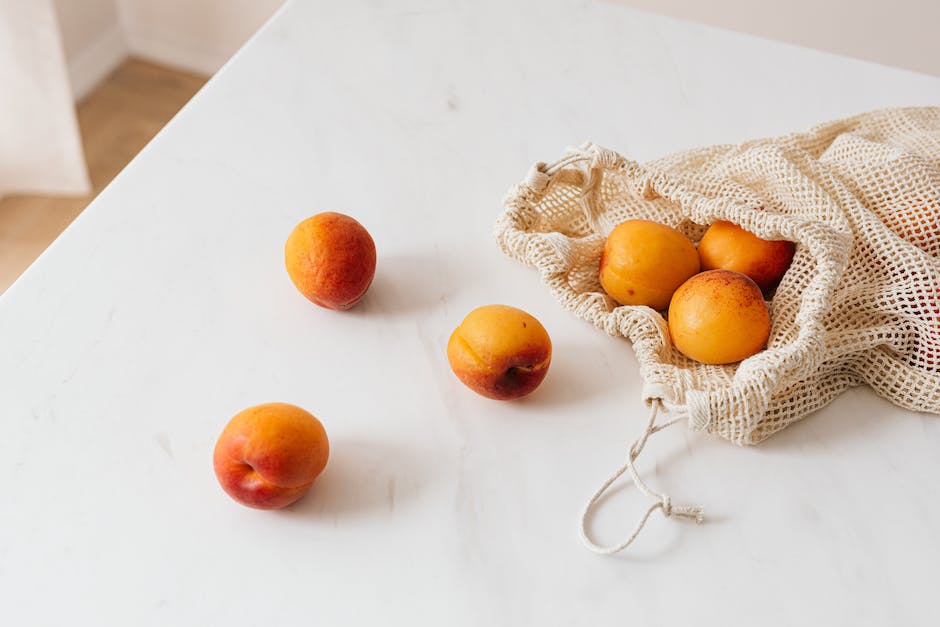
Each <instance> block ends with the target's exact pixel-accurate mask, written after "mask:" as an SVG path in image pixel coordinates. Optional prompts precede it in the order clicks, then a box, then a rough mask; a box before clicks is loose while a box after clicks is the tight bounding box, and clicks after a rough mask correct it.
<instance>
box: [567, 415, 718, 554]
mask: <svg viewBox="0 0 940 627" xmlns="http://www.w3.org/2000/svg"><path fill="white" fill-rule="evenodd" d="M661 406H662V402H661V401H660V400H659V399H654V400H653V406H652V409H651V410H650V419H649V423H648V424H647V426H646V430H645V431H644V432H643V435H641V436H640V437H639V438H638V439H637V440H636V441H635V442H634V443H633V444H632V445H631V446H630V452H629V455H628V456H627V462H626V463H625V464H624V465H623V466H621V467H620V468H619V469H617V471H616V472H615V473H614V474H612V475H611V476H610V478H608V479H607V481H605V482H604V483H603V485H601V487H600V488H599V489H598V490H597V492H595V493H594V496H592V497H591V500H590V501H588V503H587V505H586V506H585V508H584V511H583V512H582V513H581V540H583V541H584V543H585V545H587V547H588V548H589V549H590V550H592V551H594V552H595V553H598V554H600V555H611V554H613V553H617V552H619V551H622V550H623V549H625V548H627V547H628V546H630V545H631V544H632V543H633V541H634V540H636V538H637V536H638V535H640V532H641V531H643V527H644V526H645V525H646V521H647V520H649V517H650V516H651V515H652V514H653V512H655V511H656V510H657V509H659V510H662V512H663V516H665V517H666V518H670V517H676V518H685V519H690V520H694V521H695V522H696V523H702V522H704V521H705V512H704V510H703V509H702V508H701V507H699V506H697V505H693V506H688V505H673V503H672V499H670V498H669V495H668V494H660V493H659V492H656V491H655V490H653V489H651V488H650V487H649V486H648V485H646V483H644V482H643V480H642V479H641V478H640V475H639V473H637V471H636V466H634V462H635V461H636V458H637V457H639V456H640V453H642V452H643V447H644V446H646V441H647V440H648V439H649V437H650V436H651V435H653V434H654V433H656V432H658V431H662V430H663V429H666V428H668V427H671V426H672V425H674V424H676V423H677V422H680V421H682V420H684V419H685V417H684V416H679V417H677V418H673V419H672V420H669V421H667V422H664V423H662V424H656V418H657V416H658V415H659V410H660V408H661ZM625 472H629V473H630V477H631V478H632V479H633V484H634V485H635V486H636V487H637V488H639V489H640V491H641V492H643V494H645V495H646V496H648V497H649V498H651V499H652V500H653V501H654V502H653V503H652V504H651V505H650V506H649V507H648V508H647V509H646V512H645V513H644V514H643V517H642V518H640V521H639V522H638V523H637V525H636V527H635V528H634V529H633V533H631V534H630V537H628V538H627V539H626V540H624V541H623V542H621V543H620V544H615V545H610V546H602V545H599V544H597V543H596V542H594V540H592V539H591V538H590V537H589V536H588V532H587V518H588V516H589V515H590V513H591V510H592V509H593V508H594V506H595V505H596V504H597V501H598V500H600V498H601V497H602V496H603V495H604V493H605V492H607V490H608V489H609V488H610V486H611V485H613V483H614V482H615V481H617V479H619V478H620V477H621V476H623V474H624V473H625Z"/></svg>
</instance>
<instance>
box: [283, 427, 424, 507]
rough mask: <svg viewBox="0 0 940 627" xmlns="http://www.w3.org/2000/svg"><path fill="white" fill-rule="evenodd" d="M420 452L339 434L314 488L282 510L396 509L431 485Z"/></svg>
mask: <svg viewBox="0 0 940 627" xmlns="http://www.w3.org/2000/svg"><path fill="white" fill-rule="evenodd" d="M429 476H431V475H430V474H429V473H428V467H427V464H426V463H425V462H424V460H423V458H422V455H421V454H420V452H419V451H417V450H414V449H412V448H410V447H405V446H402V445H398V444H389V443H388V442H382V443H378V442H376V441H366V440H351V439H348V440H347V439H340V440H337V441H333V442H331V443H330V461H329V463H328V464H327V467H326V469H325V470H324V471H323V474H322V475H320V477H319V478H318V479H317V480H316V483H314V484H313V487H312V488H311V489H310V492H309V493H308V494H307V495H306V496H305V497H304V498H302V499H301V500H300V501H298V502H297V503H296V504H294V505H292V506H290V507H288V508H286V509H285V510H282V511H283V512H284V513H285V514H286V515H289V516H311V517H330V518H337V517H339V518H348V517H353V516H372V515H377V514H382V513H384V514H386V515H388V514H393V513H394V512H395V510H396V509H399V508H402V507H407V506H408V504H409V502H410V501H412V500H414V499H416V498H419V497H420V494H421V491H422V490H424V489H427V488H428V487H429V480H428V477H429Z"/></svg>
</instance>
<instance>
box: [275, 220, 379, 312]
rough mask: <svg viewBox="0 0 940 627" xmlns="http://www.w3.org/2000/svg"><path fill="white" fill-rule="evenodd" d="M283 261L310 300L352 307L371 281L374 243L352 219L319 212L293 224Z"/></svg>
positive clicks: (367, 233) (342, 308) (322, 303)
mask: <svg viewBox="0 0 940 627" xmlns="http://www.w3.org/2000/svg"><path fill="white" fill-rule="evenodd" d="M284 263H285V265H286V266H287V274H288V275H290V278H291V281H293V282H294V285H295V286H296V287H297V289H298V290H300V293H301V294H303V295H304V296H306V297H307V298H308V299H309V300H310V301H311V302H313V303H315V304H317V305H320V306H321V307H326V308H328V309H338V310H344V309H349V308H350V307H352V306H353V305H355V304H356V303H358V302H359V299H361V298H362V297H363V295H365V293H366V290H368V289H369V286H370V285H371V284H372V278H373V276H375V242H373V241H372V236H371V235H369V232H368V231H367V230H366V229H365V227H363V226H362V225H361V224H359V222H357V221H356V220H354V219H353V218H351V217H349V216H347V215H344V214H342V213H334V212H326V213H318V214H317V215H315V216H313V217H311V218H307V219H306V220H304V221H303V222H301V223H300V224H298V225H297V226H296V227H294V230H293V232H291V234H290V236H289V237H288V238H287V244H285V246H284Z"/></svg>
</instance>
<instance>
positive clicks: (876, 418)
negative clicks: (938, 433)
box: [756, 386, 928, 453]
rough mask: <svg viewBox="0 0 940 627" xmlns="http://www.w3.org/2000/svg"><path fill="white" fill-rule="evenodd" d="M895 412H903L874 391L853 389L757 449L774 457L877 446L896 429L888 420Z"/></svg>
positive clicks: (759, 445) (761, 443)
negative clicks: (784, 453) (863, 443)
mask: <svg viewBox="0 0 940 627" xmlns="http://www.w3.org/2000/svg"><path fill="white" fill-rule="evenodd" d="M892 411H900V410H899V409H898V408H896V407H895V406H894V405H892V404H891V403H890V402H888V401H886V400H885V399H883V398H881V397H880V396H878V395H877V394H875V392H874V391H873V390H872V389H871V388H868V387H865V386H862V387H857V388H853V389H850V390H846V391H845V392H843V393H842V394H841V395H839V396H838V397H836V398H835V399H834V400H833V401H832V402H831V403H830V404H829V405H827V406H825V407H823V408H822V409H820V410H818V411H816V412H814V413H812V414H810V415H808V416H806V417H805V418H803V419H801V420H798V421H797V422H795V423H793V424H791V425H789V426H788V427H786V428H785V429H783V431H780V432H778V433H775V434H774V435H772V436H771V437H769V438H767V439H766V440H764V441H763V442H760V443H759V444H757V445H756V448H757V450H759V451H764V452H768V453H770V452H781V451H786V450H791V449H794V448H806V447H807V446H810V447H811V446H817V447H819V446H824V447H831V446H833V447H840V446H848V445H851V444H852V443H853V442H857V441H859V440H868V441H872V442H874V441H877V440H878V439H879V438H880V437H881V436H880V434H882V433H883V432H884V430H885V429H890V428H892V425H893V424H894V422H895V421H892V420H891V418H889V417H886V416H885V414H888V413H890V412H892ZM924 415H925V416H927V415H928V414H924Z"/></svg>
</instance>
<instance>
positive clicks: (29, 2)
mask: <svg viewBox="0 0 940 627" xmlns="http://www.w3.org/2000/svg"><path fill="white" fill-rule="evenodd" d="M89 191H90V184H89V181H88V174H87V170H86V168H85V158H84V155H83V153H82V144H81V137H80V136H79V133H78V124H77V122H76V119H75V107H74V103H73V102H72V94H71V89H70V87H69V81H68V74H67V73H66V67H65V57H64V54H63V52H62V42H61V39H60V36H59V28H58V23H57V21H56V16H55V11H54V10H53V7H52V2H51V0H0V197H2V196H3V195H4V194H9V193H14V192H39V193H48V194H76V195H78V194H85V193H88V192H89Z"/></svg>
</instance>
